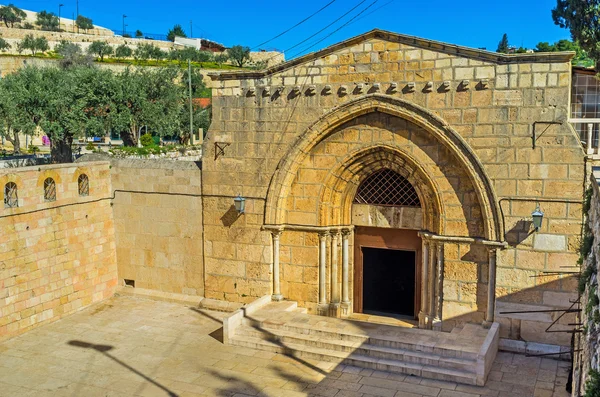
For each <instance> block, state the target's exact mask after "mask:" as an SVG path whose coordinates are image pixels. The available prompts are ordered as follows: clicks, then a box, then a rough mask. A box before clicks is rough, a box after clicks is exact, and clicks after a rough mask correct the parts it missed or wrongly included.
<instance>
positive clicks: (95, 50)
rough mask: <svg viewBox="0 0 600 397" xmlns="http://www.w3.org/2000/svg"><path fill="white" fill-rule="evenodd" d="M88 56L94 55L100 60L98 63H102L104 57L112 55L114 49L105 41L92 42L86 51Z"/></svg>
mask: <svg viewBox="0 0 600 397" xmlns="http://www.w3.org/2000/svg"><path fill="white" fill-rule="evenodd" d="M87 52H88V54H90V55H96V56H97V57H98V58H100V62H102V61H104V57H105V56H107V55H112V53H113V52H114V49H113V48H112V46H111V45H110V44H108V43H107V42H105V41H94V42H92V44H90V46H89V47H88V49H87Z"/></svg>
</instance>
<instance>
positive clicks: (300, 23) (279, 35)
mask: <svg viewBox="0 0 600 397" xmlns="http://www.w3.org/2000/svg"><path fill="white" fill-rule="evenodd" d="M336 1H337V0H331V1H330V2H329V3H327V4H325V6H324V7H322V8H321V9H320V10H318V11H317V12H315V13H314V14H312V15H310V16H308V17H307V18H304V19H303V20H302V21H300V22H298V23H297V24H295V25H294V26H292V27H291V28H289V29H287V30H285V31H283V32H281V33H279V34H278V35H277V36H275V37H273V38H271V39H269V40H267V41H265V42H263V43H260V44H259V45H257V46H256V47H254V48H252V49H253V50H255V49H257V48H258V47H260V46H262V45H265V44H267V43H269V42H271V41H273V40H275V39H277V38H279V37H281V36H283V35H284V34H286V33H287V32H289V31H290V30H292V29H294V28H297V27H298V26H300V25H302V24H303V23H304V22H306V21H308V20H309V19H311V18H312V17H314V16H315V15H317V14H318V13H320V12H321V11H323V10H324V9H326V8H327V7H329V6H330V5H332V4H333V3H335V2H336Z"/></svg>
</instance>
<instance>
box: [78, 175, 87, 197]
mask: <svg viewBox="0 0 600 397" xmlns="http://www.w3.org/2000/svg"><path fill="white" fill-rule="evenodd" d="M77 186H78V187H79V195H80V196H82V197H85V196H89V195H90V180H89V178H88V176H87V175H86V174H81V175H79V178H78V179H77Z"/></svg>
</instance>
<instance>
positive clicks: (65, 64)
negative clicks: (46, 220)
mask: <svg viewBox="0 0 600 397" xmlns="http://www.w3.org/2000/svg"><path fill="white" fill-rule="evenodd" d="M54 51H55V52H56V53H57V54H58V55H59V56H60V57H61V60H60V66H61V67H62V68H63V69H68V68H71V67H75V66H91V65H92V64H93V63H94V58H93V57H92V56H90V55H88V54H84V53H83V50H82V49H81V46H80V45H79V44H76V43H73V42H70V41H66V40H62V41H61V42H60V43H59V44H57V45H56V46H55V47H54Z"/></svg>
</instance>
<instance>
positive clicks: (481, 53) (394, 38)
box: [208, 29, 575, 81]
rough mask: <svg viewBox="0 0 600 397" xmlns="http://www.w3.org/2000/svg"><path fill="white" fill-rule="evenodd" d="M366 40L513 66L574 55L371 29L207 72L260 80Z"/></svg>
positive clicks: (213, 76)
mask: <svg viewBox="0 0 600 397" xmlns="http://www.w3.org/2000/svg"><path fill="white" fill-rule="evenodd" d="M369 39H383V40H387V41H390V42H396V43H401V44H406V45H411V46H415V47H418V48H422V49H428V50H433V51H439V52H443V53H446V54H450V55H458V56H463V57H465V58H472V59H477V60H481V61H487V62H492V63H497V64H515V63H517V64H518V63H564V62H570V61H571V59H573V57H574V56H575V52H573V51H565V52H539V53H526V54H499V53H496V52H491V51H486V50H480V49H475V48H470V47H464V46H459V45H456V44H449V43H444V42H441V41H435V40H429V39H423V38H420V37H416V36H409V35H404V34H400V33H394V32H390V31H386V30H381V29H373V30H371V31H369V32H367V33H364V34H362V35H359V36H355V37H352V38H350V39H348V40H344V41H341V42H339V43H337V44H334V45H332V46H329V47H327V48H324V49H322V50H320V51H316V52H312V53H310V54H307V55H304V56H301V57H299V58H296V59H293V60H291V61H288V62H285V63H283V64H280V65H277V66H273V67H270V68H268V69H264V70H258V71H233V72H229V71H228V72H216V73H208V76H210V78H211V79H212V80H217V81H220V80H245V79H260V78H263V77H266V76H269V75H272V74H274V73H278V72H281V71H284V70H286V69H290V68H293V67H295V66H298V65H301V64H303V63H306V62H310V61H313V60H316V59H318V58H321V57H324V56H327V55H329V54H331V53H333V52H335V51H338V50H341V49H343V48H345V47H350V46H352V45H355V44H358V43H361V42H363V41H366V40H369Z"/></svg>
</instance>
